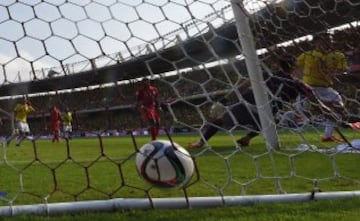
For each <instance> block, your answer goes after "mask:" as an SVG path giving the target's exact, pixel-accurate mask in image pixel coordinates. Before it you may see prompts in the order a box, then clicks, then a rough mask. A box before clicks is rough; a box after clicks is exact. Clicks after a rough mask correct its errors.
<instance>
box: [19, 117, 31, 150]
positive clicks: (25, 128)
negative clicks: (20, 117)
mask: <svg viewBox="0 0 360 221" xmlns="http://www.w3.org/2000/svg"><path fill="white" fill-rule="evenodd" d="M29 135H30V128H29V124H28V123H24V122H20V124H19V136H18V138H17V140H16V146H17V147H19V146H20V145H21V143H22V142H23V140H25V138H26V137H27V136H29Z"/></svg>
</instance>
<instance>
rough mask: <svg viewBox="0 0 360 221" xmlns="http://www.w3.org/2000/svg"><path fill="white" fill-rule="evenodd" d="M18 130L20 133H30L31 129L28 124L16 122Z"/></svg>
mask: <svg viewBox="0 0 360 221" xmlns="http://www.w3.org/2000/svg"><path fill="white" fill-rule="evenodd" d="M16 129H17V130H18V131H19V132H20V133H30V127H29V124H28V123H25V122H22V121H18V122H16Z"/></svg>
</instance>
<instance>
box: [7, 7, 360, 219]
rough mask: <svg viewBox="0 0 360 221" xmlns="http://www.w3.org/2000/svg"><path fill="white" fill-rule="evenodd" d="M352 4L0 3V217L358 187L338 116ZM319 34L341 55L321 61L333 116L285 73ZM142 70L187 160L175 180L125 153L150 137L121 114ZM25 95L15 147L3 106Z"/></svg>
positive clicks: (349, 114) (300, 195)
mask: <svg viewBox="0 0 360 221" xmlns="http://www.w3.org/2000/svg"><path fill="white" fill-rule="evenodd" d="M359 9H360V1H355V0H353V1H335V0H326V1H325V0H321V1H312V0H301V1H300V0H299V1H288V0H283V1H275V0H231V1H230V0H201V1H200V0H191V1H190V0H189V1H182V0H145V1H125V0H101V1H100V0H92V1H75V0H74V1H72V0H69V1H47V0H45V1H36V0H34V1H15V2H14V1H2V2H1V3H0V48H2V50H1V52H0V64H1V66H0V81H1V87H0V96H1V97H0V99H1V100H0V108H1V109H0V110H1V112H0V116H1V119H2V121H1V123H2V125H3V126H2V127H1V128H2V131H0V133H1V136H2V137H3V139H2V153H1V154H0V156H1V159H0V174H1V175H2V177H6V178H2V179H1V180H0V214H1V215H16V214H56V213H70V212H80V211H112V210H116V209H124V208H196V207H214V206H232V205H241V204H252V203H255V202H292V201H307V200H314V199H336V198H344V197H353V196H359V195H360V192H359V187H360V174H359V173H358V172H356V171H357V170H358V162H359V159H360V155H359V153H360V137H359V132H357V131H354V130H353V129H351V124H350V123H353V122H357V121H358V116H359V101H360V100H359V96H360V92H359V89H358V88H360V86H359V82H360V81H359V76H360V75H359V71H360V69H359V65H360V60H359V56H360V46H359V41H358V40H357V39H359V37H360V34H359V33H360V32H359V16H360V14H359V13H358V11H359ZM323 33H327V34H328V35H327V36H329V35H330V36H331V39H326V40H329V41H330V42H328V48H327V50H331V51H340V52H342V53H343V55H345V58H346V63H347V65H346V70H345V69H341V71H340V69H339V70H338V69H336V71H335V69H334V67H333V66H332V64H335V61H333V62H330V63H329V64H327V65H328V66H326V71H328V72H331V73H329V75H330V74H331V75H333V74H335V73H336V76H335V77H334V79H333V80H332V81H333V83H334V84H333V85H332V88H334V89H336V90H337V91H338V92H339V93H340V95H341V99H342V101H343V103H344V105H343V107H344V108H343V109H342V108H341V111H339V106H336V105H335V106H336V107H335V108H333V107H332V106H329V104H328V103H326V102H323V101H322V100H321V99H319V98H318V96H316V95H315V96H314V91H312V90H309V87H308V86H307V85H305V84H303V83H302V81H300V80H297V73H299V71H298V70H295V69H296V68H295V67H296V64H297V63H298V60H299V56H300V55H301V54H302V53H304V52H307V51H310V50H313V49H314V48H315V47H316V44H315V38H316V37H317V36H320V35H321V36H324V35H323ZM322 40H323V41H324V40H325V39H322ZM329 53H330V52H329ZM323 63H324V66H325V59H323ZM336 68H338V67H336ZM324 70H325V68H324ZM345 72H346V73H345ZM143 78H149V79H151V80H152V83H153V84H154V85H155V86H157V87H158V88H159V91H160V101H161V104H162V109H163V111H162V112H161V139H170V140H173V141H174V142H176V143H179V144H180V145H181V146H183V147H187V148H188V150H189V152H190V154H191V156H192V157H193V159H194V162H195V165H196V166H195V167H196V169H195V173H194V175H193V177H192V179H191V181H190V182H189V183H188V184H187V185H186V186H184V187H183V188H180V189H169V190H162V189H159V188H156V187H154V186H152V185H150V184H149V183H146V182H145V181H144V180H142V179H141V178H140V177H139V176H138V174H137V171H136V167H135V160H134V158H135V155H136V153H137V151H138V148H139V147H140V146H141V145H143V144H144V143H146V142H148V141H149V140H150V137H149V135H148V133H147V129H146V128H147V126H148V125H146V124H145V123H144V122H142V121H141V119H140V117H139V114H138V113H136V111H135V110H134V108H133V107H134V104H135V101H136V97H135V93H136V89H137V88H138V84H139V82H140V81H141V80H142V79H143ZM24 97H27V98H29V99H30V100H31V103H32V105H33V106H34V107H35V109H36V112H35V113H32V114H30V115H29V117H28V123H29V125H30V128H31V134H30V136H28V137H27V140H25V141H24V142H23V143H22V146H21V147H16V146H15V144H14V141H13V140H10V137H11V139H12V135H13V132H14V131H16V130H15V129H14V120H15V119H13V117H12V114H11V113H12V112H13V110H14V107H15V105H16V104H17V103H19V102H21V100H22V99H23V98H24ZM53 105H57V106H59V107H60V109H61V110H62V111H64V110H65V109H69V108H70V109H71V111H72V112H73V125H72V126H73V139H71V140H70V139H63V140H61V141H60V143H59V144H54V143H52V142H51V141H49V140H51V131H50V129H49V123H48V121H49V110H48V108H49V107H50V106H53ZM330 126H332V127H330ZM329 128H334V129H333V131H332V133H330V132H329V130H331V129H329ZM327 135H331V136H327ZM89 137H90V138H91V139H85V138H89ZM8 141H9V142H8Z"/></svg>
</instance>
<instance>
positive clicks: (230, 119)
mask: <svg viewBox="0 0 360 221" xmlns="http://www.w3.org/2000/svg"><path fill="white" fill-rule="evenodd" d="M292 68H293V62H292V61H291V60H281V61H280V63H279V69H280V70H279V71H278V73H276V74H274V75H272V76H269V77H268V78H266V80H265V81H266V85H267V87H268V88H269V89H270V91H271V92H272V93H273V94H276V95H277V96H279V97H281V100H282V101H288V102H290V101H291V100H294V99H295V98H296V97H297V96H298V95H299V94H298V90H297V85H296V84H294V82H293V81H292V78H291V76H290V74H289V73H290V72H291V70H292ZM265 76H266V74H265ZM238 90H239V93H240V94H241V98H242V99H241V100H240V102H239V103H237V104H236V105H235V106H233V107H232V108H230V109H229V111H226V110H225V109H223V110H224V112H222V113H221V111H219V110H220V109H221V105H224V106H225V105H226V102H227V98H226V96H225V97H224V98H222V99H221V100H220V101H219V102H220V103H215V106H213V107H212V109H213V113H214V115H215V113H216V112H218V113H217V116H213V117H215V118H216V119H215V120H214V121H212V122H211V123H208V124H207V125H206V126H205V127H204V130H203V131H202V134H203V138H202V139H200V140H199V141H196V142H193V143H190V144H189V145H188V147H189V148H200V147H202V146H203V145H205V143H206V141H208V140H209V139H210V138H211V137H212V136H213V135H215V134H216V133H217V132H218V130H219V129H220V128H225V129H230V128H233V127H234V126H237V128H239V129H246V130H248V131H249V132H248V133H247V134H246V135H245V136H244V137H242V138H240V139H238V140H237V143H238V144H239V145H240V146H248V145H249V143H250V140H251V139H252V138H254V137H255V136H257V135H259V133H260V129H259V125H260V120H259V115H258V113H257V108H256V105H255V98H254V95H253V91H252V90H251V88H247V89H245V90H244V89H243V88H241V87H239V88H238ZM272 104H273V112H277V110H278V109H279V108H281V103H280V102H277V101H274V102H273V103H272ZM234 119H235V120H236V121H237V124H236V125H235V123H234Z"/></svg>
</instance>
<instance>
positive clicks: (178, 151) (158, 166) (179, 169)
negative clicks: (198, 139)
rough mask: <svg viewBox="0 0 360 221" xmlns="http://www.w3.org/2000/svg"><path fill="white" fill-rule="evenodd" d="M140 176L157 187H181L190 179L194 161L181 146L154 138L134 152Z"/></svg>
mask: <svg viewBox="0 0 360 221" xmlns="http://www.w3.org/2000/svg"><path fill="white" fill-rule="evenodd" d="M136 168H137V171H138V173H139V174H140V176H141V177H142V178H143V179H144V180H145V181H147V182H148V183H150V184H151V185H153V186H155V187H159V188H182V187H184V186H185V185H186V184H187V183H188V182H189V181H190V179H191V177H192V174H193V172H194V162H193V160H192V158H191V156H190V154H189V152H187V151H186V150H185V149H184V148H183V147H181V146H180V145H179V144H176V143H174V142H170V141H167V140H154V141H151V142H149V143H146V144H145V145H143V146H142V147H141V148H140V150H139V152H138V153H137V154H136Z"/></svg>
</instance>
